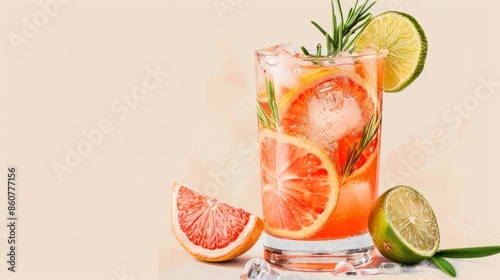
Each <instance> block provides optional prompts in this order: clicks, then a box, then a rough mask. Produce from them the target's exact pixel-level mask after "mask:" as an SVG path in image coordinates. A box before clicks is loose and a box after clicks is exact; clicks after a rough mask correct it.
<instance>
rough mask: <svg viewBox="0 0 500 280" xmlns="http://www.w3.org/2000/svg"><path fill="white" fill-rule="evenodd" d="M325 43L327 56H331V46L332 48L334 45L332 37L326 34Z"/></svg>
mask: <svg viewBox="0 0 500 280" xmlns="http://www.w3.org/2000/svg"><path fill="white" fill-rule="evenodd" d="M326 43H327V44H326V50H327V52H328V54H327V55H328V56H330V55H333V54H334V53H333V47H332V46H333V44H334V43H333V39H332V37H330V35H329V34H326Z"/></svg>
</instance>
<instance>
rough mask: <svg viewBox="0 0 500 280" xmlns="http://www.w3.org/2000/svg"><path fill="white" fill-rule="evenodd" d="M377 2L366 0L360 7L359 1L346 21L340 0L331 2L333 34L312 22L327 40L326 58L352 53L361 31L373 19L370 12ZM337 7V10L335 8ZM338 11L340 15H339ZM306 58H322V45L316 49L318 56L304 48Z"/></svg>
mask: <svg viewBox="0 0 500 280" xmlns="http://www.w3.org/2000/svg"><path fill="white" fill-rule="evenodd" d="M375 3H376V1H374V2H372V3H369V0H366V1H365V3H364V4H363V5H361V6H358V0H356V3H355V4H354V7H352V8H350V9H349V12H348V13H347V18H345V19H344V12H343V11H342V5H341V4H340V0H336V1H335V3H334V1H333V0H331V9H332V33H331V34H328V32H327V31H326V30H325V29H323V28H322V27H321V26H320V25H319V24H317V23H316V22H314V21H311V23H312V25H314V27H316V28H317V29H318V30H319V32H321V34H323V36H325V39H326V44H325V46H326V56H334V55H335V54H337V53H339V52H342V51H348V52H352V50H353V43H354V42H355V41H356V38H357V37H358V36H359V31H361V30H362V29H363V28H364V27H365V26H366V25H367V24H368V22H369V21H370V19H371V18H372V14H371V13H370V12H369V10H370V9H371V8H372V7H373V5H375ZM335 6H337V8H335ZM337 11H338V13H337ZM301 49H302V51H303V52H304V54H305V55H306V56H316V57H318V56H321V44H318V45H317V47H316V55H311V54H310V53H309V52H308V51H307V50H306V49H305V48H304V47H302V48H301Z"/></svg>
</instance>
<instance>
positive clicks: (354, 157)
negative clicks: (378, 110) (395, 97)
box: [342, 114, 382, 178]
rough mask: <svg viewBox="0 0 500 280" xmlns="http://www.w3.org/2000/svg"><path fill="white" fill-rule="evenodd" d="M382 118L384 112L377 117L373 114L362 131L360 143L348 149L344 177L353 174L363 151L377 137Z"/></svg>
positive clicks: (343, 171)
mask: <svg viewBox="0 0 500 280" xmlns="http://www.w3.org/2000/svg"><path fill="white" fill-rule="evenodd" d="M381 120H382V114H379V115H378V116H377V117H376V118H375V115H372V117H371V118H370V122H369V123H368V125H365V126H364V127H363V132H362V133H361V139H360V140H359V143H356V144H354V146H353V147H350V148H348V149H347V161H346V163H345V165H344V168H342V175H343V177H344V178H345V177H347V176H349V175H351V173H352V172H353V171H354V170H353V169H354V166H355V165H356V162H358V160H359V158H360V157H361V155H362V154H363V151H364V150H365V149H366V148H367V147H368V145H370V143H371V142H372V140H373V138H375V136H376V135H377V132H378V128H379V126H380V122H381Z"/></svg>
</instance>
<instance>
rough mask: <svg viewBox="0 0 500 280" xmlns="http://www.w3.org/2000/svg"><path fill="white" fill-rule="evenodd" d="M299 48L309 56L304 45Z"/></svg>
mask: <svg viewBox="0 0 500 280" xmlns="http://www.w3.org/2000/svg"><path fill="white" fill-rule="evenodd" d="M300 49H301V50H302V52H303V53H304V54H305V55H306V56H311V54H310V53H309V51H308V50H307V49H306V47H304V46H302V47H300Z"/></svg>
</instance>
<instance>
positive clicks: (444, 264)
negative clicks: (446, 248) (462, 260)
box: [431, 255, 457, 277]
mask: <svg viewBox="0 0 500 280" xmlns="http://www.w3.org/2000/svg"><path fill="white" fill-rule="evenodd" d="M431 260H432V261H433V262H434V263H435V264H436V266H437V267H439V268H440V269H441V270H442V271H444V272H445V273H446V274H448V275H450V276H451V277H457V272H456V271H455V268H453V265H451V263H449V262H448V261H447V260H446V259H445V258H443V257H440V256H436V255H434V256H432V257H431Z"/></svg>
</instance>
